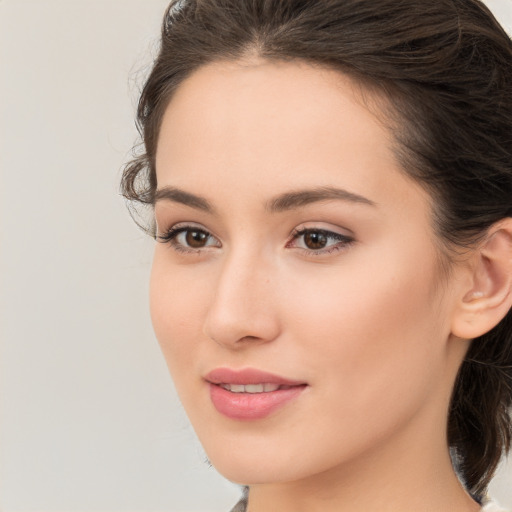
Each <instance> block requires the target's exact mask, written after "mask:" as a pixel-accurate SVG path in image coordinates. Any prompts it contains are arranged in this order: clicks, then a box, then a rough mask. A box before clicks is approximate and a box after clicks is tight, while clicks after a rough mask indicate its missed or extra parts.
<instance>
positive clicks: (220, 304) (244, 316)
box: [205, 243, 279, 346]
mask: <svg viewBox="0 0 512 512" xmlns="http://www.w3.org/2000/svg"><path fill="white" fill-rule="evenodd" d="M271 275H272V264H271V261H270V260H269V259H268V258H265V257H264V256H263V255H262V254H261V252H258V251H257V250H256V249H255V248H254V246H251V244H250V243H248V244H245V245H243V246H240V247H238V248H236V249H233V250H231V251H229V252H228V253H227V254H226V255H225V257H224V259H223V261H222V266H221V269H220V271H219V276H218V279H217V281H216V289H215V291H214V293H213V294H212V295H213V299H212V303H211V304H210V309H209V312H208V315H207V318H206V323H205V332H206V334H207V335H208V336H209V337H210V338H212V339H213V340H214V341H216V342H217V343H219V344H223V345H229V346H235V345H237V344H238V342H240V341H243V340H245V341H247V340H252V341H257V340H258V341H260V342H263V341H270V340H272V339H273V338H275V336H277V332H278V329H279V327H278V321H277V317H276V309H275V307H274V305H273V301H274V291H273V290H272V279H271Z"/></svg>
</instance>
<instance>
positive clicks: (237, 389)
mask: <svg viewBox="0 0 512 512" xmlns="http://www.w3.org/2000/svg"><path fill="white" fill-rule="evenodd" d="M219 386H220V387H221V388H223V389H226V390H228V391H231V393H269V392H271V391H277V390H278V389H286V388H290V387H291V386H280V385H279V384H271V383H265V384H219Z"/></svg>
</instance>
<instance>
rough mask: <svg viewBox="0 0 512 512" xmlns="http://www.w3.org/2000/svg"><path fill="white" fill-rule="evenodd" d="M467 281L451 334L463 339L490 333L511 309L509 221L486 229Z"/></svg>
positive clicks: (511, 224) (511, 235) (511, 236)
mask: <svg viewBox="0 0 512 512" xmlns="http://www.w3.org/2000/svg"><path fill="white" fill-rule="evenodd" d="M469 282H470V283H471V285H470V287H469V289H467V290H464V293H463V294H462V299H461V300H460V304H459V306H458V308H457V312H456V314H455V315H454V318H453V322H452V334H454V335H455V336H457V337H459V338H464V339H473V338H477V337H478V336H481V335H483V334H485V333H486V332H488V331H490V330H491V329H492V328H493V327H495V326H496V325H497V324H498V323H499V322H500V321H501V320H502V319H503V318H504V317H505V315H506V314H507V313H508V311H509V310H510V308H511V307H512V218H506V219H503V220H501V221H499V222H497V223H496V224H494V225H493V226H491V228H489V230H488V233H487V235H486V237H485V239H484V241H483V242H482V243H481V244H480V245H479V247H478V248H477V249H475V254H474V256H473V265H471V279H470V281H469Z"/></svg>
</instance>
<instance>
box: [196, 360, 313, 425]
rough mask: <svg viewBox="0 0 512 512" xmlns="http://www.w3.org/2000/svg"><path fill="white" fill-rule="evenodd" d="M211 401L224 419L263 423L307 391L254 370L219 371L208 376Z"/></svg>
mask: <svg viewBox="0 0 512 512" xmlns="http://www.w3.org/2000/svg"><path fill="white" fill-rule="evenodd" d="M205 380H206V382H207V383H208V386H209V391H210V400H211V402H212V404H213V406H214V408H215V409H216V410H217V412H219V413H220V414H221V415H222V416H225V417H227V418H230V419H232V420H244V421H250V420H252V421H254V420H261V419H264V418H266V417H267V416H269V415H271V414H273V413H274V412H276V411H277V410H279V409H282V408H284V407H285V406H286V405H287V404H289V403H290V402H292V401H295V399H296V398H298V397H299V396H300V395H301V394H302V392H303V391H304V390H305V389H306V388H307V387H308V385H307V384H306V383H305V382H301V381H296V380H290V379H288V378H285V377H281V376H279V375H274V374H271V373H268V372H264V371H261V370H256V369H253V368H246V369H242V370H233V369H230V368H217V369H215V370H213V371H211V372H210V373H208V374H207V375H206V376H205Z"/></svg>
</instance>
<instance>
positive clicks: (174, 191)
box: [154, 187, 376, 213]
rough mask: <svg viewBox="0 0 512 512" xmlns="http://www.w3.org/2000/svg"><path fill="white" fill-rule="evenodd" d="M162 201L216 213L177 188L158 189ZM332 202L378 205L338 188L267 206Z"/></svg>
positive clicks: (297, 194)
mask: <svg viewBox="0 0 512 512" xmlns="http://www.w3.org/2000/svg"><path fill="white" fill-rule="evenodd" d="M161 200H167V201H172V202H175V203H180V204H183V205H185V206H189V207H191V208H195V209H196V210H202V211H204V212H207V213H214V212H215V209H214V208H213V206H212V205H211V203H210V202H209V201H208V200H207V199H205V198H204V197H201V196H198V195H196V194H191V193H190V192H185V191H184V190H181V189H179V188H175V187H163V188H159V189H157V190H156V192H155V196H154V201H155V203H156V202H157V201H161ZM332 200H341V201H348V202H350V203H357V204H365V205H368V206H376V203H374V202H373V201H371V200H370V199H368V198H366V197H364V196H361V195H359V194H355V193H354V192H349V191H348V190H345V189H342V188H336V187H319V188H313V189H305V190H296V191H291V192H285V193H283V194H280V195H278V196H277V197H275V198H273V199H271V200H270V201H268V202H267V204H266V205H265V206H266V209H267V210H269V211H270V212H272V213H277V212H283V211H287V210H293V209H296V208H300V207H302V206H307V205H309V204H311V203H318V202H322V201H332Z"/></svg>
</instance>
